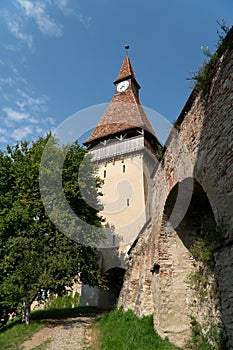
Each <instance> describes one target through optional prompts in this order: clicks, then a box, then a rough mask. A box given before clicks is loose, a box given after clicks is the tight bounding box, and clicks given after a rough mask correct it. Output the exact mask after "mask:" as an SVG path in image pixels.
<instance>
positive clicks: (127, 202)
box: [126, 198, 129, 207]
mask: <svg viewBox="0 0 233 350" xmlns="http://www.w3.org/2000/svg"><path fill="white" fill-rule="evenodd" d="M126 203H127V207H128V206H129V198H127V201H126Z"/></svg>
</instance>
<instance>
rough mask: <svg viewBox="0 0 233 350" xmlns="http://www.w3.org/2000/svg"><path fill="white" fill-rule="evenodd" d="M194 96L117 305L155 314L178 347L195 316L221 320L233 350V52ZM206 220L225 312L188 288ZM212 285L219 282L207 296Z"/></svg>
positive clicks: (157, 182)
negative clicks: (215, 232)
mask: <svg viewBox="0 0 233 350" xmlns="http://www.w3.org/2000/svg"><path fill="white" fill-rule="evenodd" d="M193 95H194V94H193ZM193 95H192V100H191V99H190V101H189V105H190V106H189V108H186V110H184V111H183V112H182V115H181V116H180V117H179V119H178V121H179V123H178V124H179V127H178V128H177V129H175V130H173V131H172V133H171V135H170V138H169V140H168V143H167V145H166V151H165V154H164V157H163V159H162V161H161V162H160V164H159V165H158V166H157V168H156V169H155V170H154V173H153V174H152V182H153V188H152V210H151V212H152V219H151V223H150V224H149V225H148V226H147V227H146V228H145V230H144V232H142V233H141V234H140V236H139V237H138V239H137V241H136V242H135V244H134V246H133V247H132V248H131V250H130V253H129V265H128V269H127V272H126V276H125V282H124V286H123V289H122V291H121V294H120V298H119V301H118V305H119V306H121V305H122V306H123V308H124V309H125V310H127V309H132V310H134V312H135V313H136V314H137V315H138V316H142V315H147V314H153V315H154V326H155V329H156V330H157V331H158V333H159V334H160V335H162V336H163V337H164V336H168V337H169V339H170V340H171V341H173V342H174V343H176V344H177V345H180V346H185V342H186V340H187V339H188V337H189V335H190V313H192V314H193V315H195V316H197V318H198V320H200V321H201V320H202V319H205V317H207V316H208V315H211V317H213V318H218V317H220V318H221V319H222V320H223V323H224V326H225V329H226V335H227V348H228V349H233V245H232V238H233V233H232V229H233V216H232V208H233V180H232V174H233V154H232V146H233V52H232V51H231V52H226V53H225V54H224V56H223V57H222V58H221V61H220V66H219V69H218V71H217V73H216V75H215V77H214V79H213V81H212V84H211V88H210V92H209V94H208V95H206V96H203V95H202V94H201V92H199V93H196V96H195V97H193ZM193 179H194V185H193V181H192V180H193ZM178 184H179V186H178ZM180 193H181V196H180V197H179V194H180ZM188 208H189V209H188ZM207 214H208V215H213V216H214V218H215V222H216V225H217V226H218V227H219V232H221V237H219V239H218V244H217V245H215V247H213V249H214V256H215V260H216V279H217V284H218V290H219V294H220V300H221V302H220V308H216V299H214V298H211V293H207V296H206V297H205V298H204V299H203V300H201V299H200V298H199V297H198V295H195V293H194V290H193V288H192V286H190V285H189V283H188V282H187V280H188V276H189V275H190V273H191V272H192V271H194V270H195V269H197V267H195V266H194V258H193V257H192V254H191V252H190V247H191V245H192V243H193V242H194V240H195V238H197V237H198V235H199V233H200V230H201V227H202V222H203V220H204V217H205V215H207ZM211 284H214V275H211V276H210V277H209V284H208V287H207V289H208V288H210V287H211Z"/></svg>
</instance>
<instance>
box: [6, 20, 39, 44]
mask: <svg viewBox="0 0 233 350" xmlns="http://www.w3.org/2000/svg"><path fill="white" fill-rule="evenodd" d="M5 16H6V22H7V26H8V29H9V30H10V32H11V33H12V34H13V35H14V36H15V37H16V38H17V39H19V40H21V41H23V42H24V43H25V44H27V46H28V48H29V49H32V48H33V37H32V35H30V34H26V33H24V32H23V29H22V20H21V19H20V18H19V17H18V18H14V19H13V18H11V17H10V16H9V15H8V14H6V15H5Z"/></svg>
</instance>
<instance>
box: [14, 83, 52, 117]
mask: <svg viewBox="0 0 233 350" xmlns="http://www.w3.org/2000/svg"><path fill="white" fill-rule="evenodd" d="M16 92H17V94H18V100H16V102H15V103H16V105H17V106H18V107H19V108H20V109H21V110H24V109H25V108H29V109H30V111H31V112H33V113H37V112H40V111H41V109H44V105H45V104H46V102H47V101H48V97H46V96H41V97H32V96H31V95H29V94H28V93H26V92H25V91H24V90H22V89H19V88H18V89H16Z"/></svg>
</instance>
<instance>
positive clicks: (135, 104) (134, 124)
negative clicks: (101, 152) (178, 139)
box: [84, 56, 157, 145]
mask: <svg viewBox="0 0 233 350" xmlns="http://www.w3.org/2000/svg"><path fill="white" fill-rule="evenodd" d="M126 77H128V78H129V77H131V78H133V79H134V80H135V82H136V84H137V81H136V78H135V75H134V72H133V68H132V66H131V63H130V60H129V58H128V56H126V57H125V58H124V61H123V64H122V67H121V70H120V73H119V75H118V78H117V79H116V80H115V82H117V81H119V80H121V79H125V78H126ZM115 82H114V83H115ZM132 128H142V129H145V130H147V131H148V132H150V134H152V135H153V136H154V137H155V138H156V139H157V137H156V135H155V132H154V129H153V127H152V126H151V124H150V122H149V120H148V118H147V116H146V114H145V112H144V110H143V107H142V105H141V103H140V100H139V98H138V97H137V96H136V95H135V93H134V92H133V90H131V89H129V90H126V91H124V92H120V93H116V94H115V95H114V96H113V98H112V101H111V102H110V104H109V105H108V107H107V108H106V110H105V112H104V114H103V116H102V117H101V119H100V121H99V123H98V124H97V126H96V127H95V129H94V131H93V132H92V134H91V135H90V137H89V138H88V139H87V140H86V141H85V142H84V145H88V144H89V143H91V142H92V141H94V140H97V139H102V138H105V137H108V136H110V135H114V134H116V133H119V132H124V131H126V130H129V129H132Z"/></svg>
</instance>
